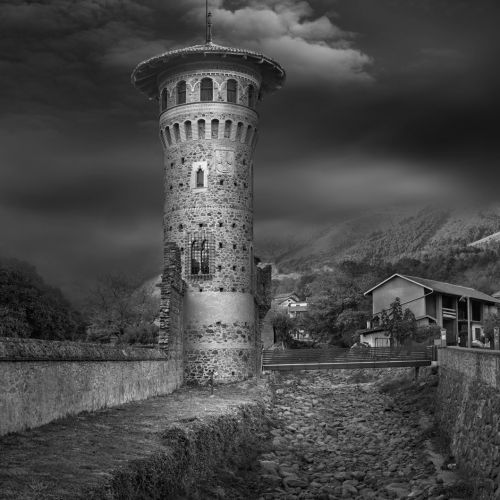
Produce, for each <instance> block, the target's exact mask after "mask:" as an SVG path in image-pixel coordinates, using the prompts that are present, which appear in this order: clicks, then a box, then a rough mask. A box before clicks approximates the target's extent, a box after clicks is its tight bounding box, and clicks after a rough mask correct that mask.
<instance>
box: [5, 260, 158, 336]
mask: <svg viewBox="0 0 500 500" xmlns="http://www.w3.org/2000/svg"><path fill="white" fill-rule="evenodd" d="M143 284H144V280H143V279H142V278H141V277H137V276H132V275H126V274H124V273H115V274H107V275H104V276H102V277H100V278H99V279H98V280H97V281H96V283H95V285H94V286H93V287H91V288H90V289H89V290H88V292H87V294H86V298H85V301H84V304H83V307H82V308H81V310H79V309H77V308H76V307H75V306H74V305H73V304H71V302H70V301H69V300H68V299H66V298H65V297H64V295H63V293H62V292H61V290H60V289H58V288H56V287H54V286H50V285H48V284H47V283H45V281H44V280H43V278H42V277H41V276H40V275H39V274H38V272H37V271H36V269H35V267H34V266H32V265H31V264H29V263H27V262H24V261H21V260H17V259H12V258H0V336H2V337H14V338H32V339H43V340H72V341H88V342H120V343H128V344H134V343H140V344H155V343H156V342H157V338H158V330H159V327H158V313H159V298H158V297H157V296H155V295H154V294H152V293H151V290H150V289H147V288H146V287H144V286H142V285H143Z"/></svg>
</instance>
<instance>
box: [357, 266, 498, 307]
mask: <svg viewBox="0 0 500 500" xmlns="http://www.w3.org/2000/svg"><path fill="white" fill-rule="evenodd" d="M395 277H400V278H403V279H405V280H408V281H411V282H413V283H416V284H417V285H420V286H422V287H424V288H429V289H430V290H433V291H434V292H438V293H444V294H446V295H455V296H457V297H469V298H471V299H476V300H481V301H483V302H489V303H490V304H500V299H499V298H495V297H492V296H491V295H487V294H486V293H483V292H480V291H479V290H475V289H474V288H470V287H467V286H461V285H452V284H451V283H445V282H444V281H435V280H430V279H427V278H418V277H416V276H406V275H404V274H398V273H396V274H393V275H392V276H391V277H390V278H387V279H386V280H384V281H382V282H381V283H379V284H378V285H376V286H374V287H373V288H370V290H368V291H367V292H365V295H369V294H370V293H372V292H373V290H375V289H377V288H378V287H379V286H381V285H383V284H384V283H387V282H388V281H390V280H392V279H393V278H395Z"/></svg>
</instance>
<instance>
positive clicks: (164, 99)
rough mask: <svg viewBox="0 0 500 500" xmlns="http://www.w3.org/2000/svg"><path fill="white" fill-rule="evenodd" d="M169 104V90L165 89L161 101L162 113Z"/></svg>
mask: <svg viewBox="0 0 500 500" xmlns="http://www.w3.org/2000/svg"><path fill="white" fill-rule="evenodd" d="M167 102H168V91H167V89H163V90H162V91H161V99H160V109H161V111H163V110H165V109H167Z"/></svg>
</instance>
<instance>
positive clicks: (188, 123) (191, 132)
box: [184, 120, 193, 141]
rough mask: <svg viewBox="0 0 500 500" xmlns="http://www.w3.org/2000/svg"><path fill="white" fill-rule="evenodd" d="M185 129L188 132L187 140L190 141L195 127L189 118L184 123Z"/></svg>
mask: <svg viewBox="0 0 500 500" xmlns="http://www.w3.org/2000/svg"><path fill="white" fill-rule="evenodd" d="M184 130H185V133H186V141H190V140H191V139H192V138H193V128H192V126H191V122H190V121H189V120H188V121H187V122H186V123H185V124H184Z"/></svg>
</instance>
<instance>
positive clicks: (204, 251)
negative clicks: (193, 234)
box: [200, 240, 210, 274]
mask: <svg viewBox="0 0 500 500" xmlns="http://www.w3.org/2000/svg"><path fill="white" fill-rule="evenodd" d="M209 256H210V255H209V249H208V241H207V240H203V241H202V243H201V251H200V260H201V274H209V273H210V265H209Z"/></svg>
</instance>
